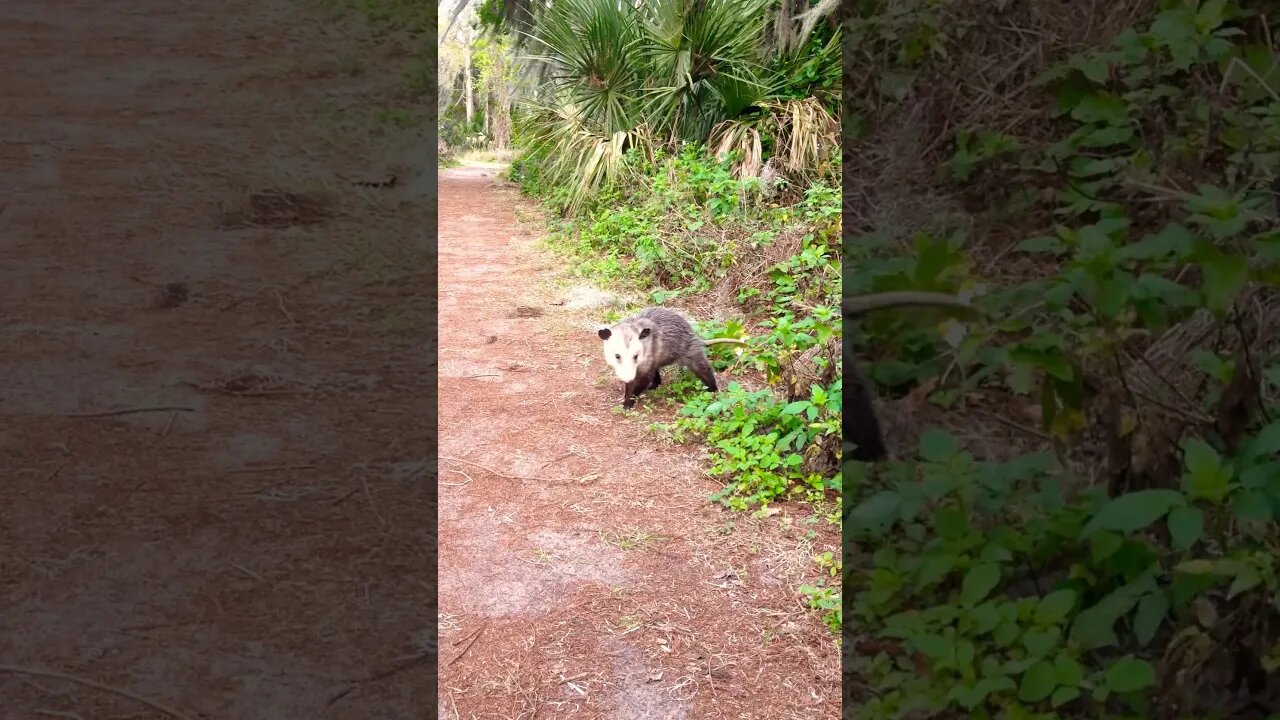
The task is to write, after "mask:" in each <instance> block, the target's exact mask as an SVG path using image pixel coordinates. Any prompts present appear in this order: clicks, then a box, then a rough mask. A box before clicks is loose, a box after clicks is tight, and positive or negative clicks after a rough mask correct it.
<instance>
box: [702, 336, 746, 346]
mask: <svg viewBox="0 0 1280 720" xmlns="http://www.w3.org/2000/svg"><path fill="white" fill-rule="evenodd" d="M702 344H704V345H706V346H707V347H711V346H712V345H741V346H742V347H746V346H747V343H746V341H744V340H739V339H738V338H712V339H710V340H703V341H702Z"/></svg>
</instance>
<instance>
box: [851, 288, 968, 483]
mask: <svg viewBox="0 0 1280 720" xmlns="http://www.w3.org/2000/svg"><path fill="white" fill-rule="evenodd" d="M909 306H927V307H945V308H953V309H964V310H968V311H972V310H973V307H972V306H971V305H969V304H968V303H966V302H965V301H964V300H961V299H960V298H958V297H956V296H954V295H947V294H944V293H935V292H914V291H902V292H885V293H875V294H873V295H863V296H862V297H856V298H845V299H844V301H843V302H841V303H840V309H841V311H842V313H843V315H844V317H846V318H856V317H859V316H861V315H865V314H866V313H869V312H873V311H876V310H887V309H890V308H899V307H909ZM842 350H843V351H844V352H843V354H844V371H845V373H846V374H847V375H848V380H847V381H846V382H845V390H846V391H847V392H848V395H847V396H846V398H847V399H848V400H849V401H850V402H849V403H848V404H847V407H845V408H844V417H842V418H841V419H840V434H841V435H842V436H843V440H844V441H846V442H851V443H853V446H854V447H853V451H852V453H850V455H851V457H853V459H854V460H858V461H861V462H879V461H881V460H885V459H886V458H888V457H889V449H888V448H887V447H885V444H884V435H883V434H882V432H881V430H880V420H879V418H878V416H877V415H876V409H875V400H874V398H873V397H872V393H871V386H870V385H869V384H867V381H866V380H864V379H863V377H862V374H861V373H860V372H858V365H857V363H856V362H854V359H853V349H852V348H851V347H850V346H849V344H848V343H845V345H844V347H843V348H842Z"/></svg>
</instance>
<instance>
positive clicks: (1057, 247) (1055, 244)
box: [1016, 235, 1067, 255]
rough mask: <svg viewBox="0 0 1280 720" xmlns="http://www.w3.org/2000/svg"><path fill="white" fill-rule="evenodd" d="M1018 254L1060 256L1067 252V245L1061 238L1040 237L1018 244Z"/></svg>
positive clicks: (1051, 236)
mask: <svg viewBox="0 0 1280 720" xmlns="http://www.w3.org/2000/svg"><path fill="white" fill-rule="evenodd" d="M1016 250H1018V252H1025V253H1049V254H1051V255H1061V254H1062V253H1064V252H1066V251H1067V245H1066V243H1064V242H1063V241H1062V238H1059V237H1055V236H1053V235H1040V236H1038V237H1032V238H1027V239H1026V240H1023V241H1022V242H1020V243H1018V246H1017V248H1016Z"/></svg>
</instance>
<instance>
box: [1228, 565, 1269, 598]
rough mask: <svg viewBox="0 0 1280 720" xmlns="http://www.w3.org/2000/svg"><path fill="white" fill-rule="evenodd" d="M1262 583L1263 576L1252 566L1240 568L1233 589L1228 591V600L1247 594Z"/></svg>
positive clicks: (1232, 584)
mask: <svg viewBox="0 0 1280 720" xmlns="http://www.w3.org/2000/svg"><path fill="white" fill-rule="evenodd" d="M1261 582H1262V574H1261V573H1259V572H1258V570H1257V568H1255V567H1253V566H1252V565H1244V566H1243V567H1241V568H1240V573H1239V574H1238V575H1236V579H1235V581H1234V582H1232V583H1231V588H1230V589H1229V590H1227V599H1228V600H1230V599H1232V598H1234V597H1235V596H1237V595H1239V594H1240V593H1242V592H1247V591H1249V590H1252V589H1253V588H1255V587H1257V586H1258V585H1259V584H1260V583H1261Z"/></svg>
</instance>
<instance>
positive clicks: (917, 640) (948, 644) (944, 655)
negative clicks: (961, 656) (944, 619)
mask: <svg viewBox="0 0 1280 720" xmlns="http://www.w3.org/2000/svg"><path fill="white" fill-rule="evenodd" d="M911 644H912V645H914V646H915V649H916V650H919V651H920V653H921V654H922V655H924V656H925V657H927V658H929V659H930V660H935V661H943V662H950V661H952V660H954V659H955V656H956V644H955V641H954V640H951V639H948V638H945V637H942V636H941V635H935V634H932V633H925V634H922V635H916V636H915V637H913V638H911Z"/></svg>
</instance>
